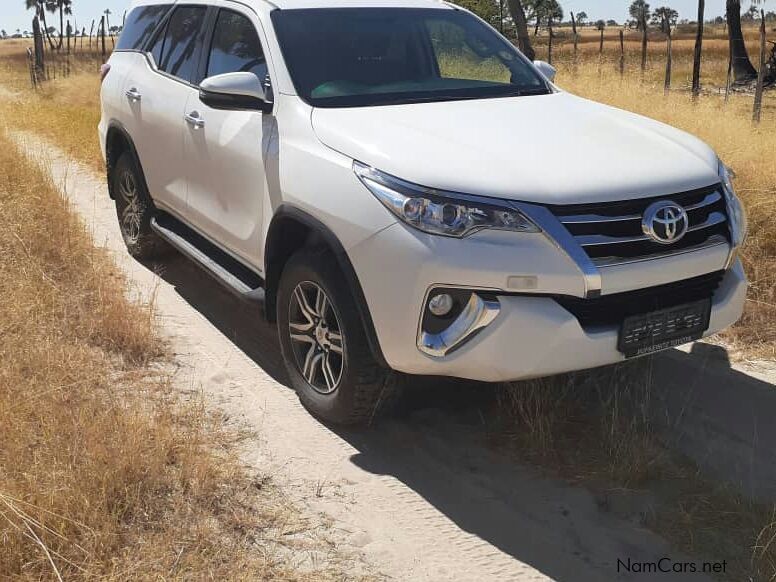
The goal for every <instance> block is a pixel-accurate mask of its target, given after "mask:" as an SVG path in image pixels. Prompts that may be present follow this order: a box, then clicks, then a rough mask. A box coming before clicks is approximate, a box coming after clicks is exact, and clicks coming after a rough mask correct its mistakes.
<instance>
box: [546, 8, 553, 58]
mask: <svg viewBox="0 0 776 582" xmlns="http://www.w3.org/2000/svg"><path fill="white" fill-rule="evenodd" d="M547 28H548V30H549V32H550V40H549V42H548V43H547V62H548V63H550V64H552V16H551V17H550V18H549V19H548V20H547Z"/></svg>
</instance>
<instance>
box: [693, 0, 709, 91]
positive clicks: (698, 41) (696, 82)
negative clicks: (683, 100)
mask: <svg viewBox="0 0 776 582" xmlns="http://www.w3.org/2000/svg"><path fill="white" fill-rule="evenodd" d="M705 11H706V0H698V31H697V34H696V37H695V55H694V57H693V64H692V98H693V99H694V100H697V99H698V96H699V95H700V94H701V56H702V55H703V19H704V17H705Z"/></svg>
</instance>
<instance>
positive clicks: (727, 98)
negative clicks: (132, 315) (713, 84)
mask: <svg viewBox="0 0 776 582" xmlns="http://www.w3.org/2000/svg"><path fill="white" fill-rule="evenodd" d="M728 53H729V54H728V70H727V81H726V82H725V103H726V104H727V102H728V101H730V88H731V86H732V85H733V51H732V49H730V48H728Z"/></svg>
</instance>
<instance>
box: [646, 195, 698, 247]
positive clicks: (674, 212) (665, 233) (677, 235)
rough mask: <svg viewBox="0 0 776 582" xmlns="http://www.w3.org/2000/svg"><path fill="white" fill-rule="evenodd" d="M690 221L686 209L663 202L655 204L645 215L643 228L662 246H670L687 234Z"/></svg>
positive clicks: (673, 203) (667, 201)
mask: <svg viewBox="0 0 776 582" xmlns="http://www.w3.org/2000/svg"><path fill="white" fill-rule="evenodd" d="M689 226H690V221H689V219H688V218H687V212H686V211H685V209H684V208H682V207H681V206H679V205H678V204H676V203H675V202H671V201H670V200H663V201H661V202H655V203H654V204H652V205H651V206H650V207H649V208H647V210H646V212H645V213H644V218H643V219H642V220H641V227H642V229H643V230H644V234H646V235H647V236H648V237H649V238H650V239H652V240H653V241H655V242H656V243H660V244H662V245H670V244H673V243H675V242H677V241H678V240H681V238H682V237H683V236H684V235H685V234H687V230H688V228H689Z"/></svg>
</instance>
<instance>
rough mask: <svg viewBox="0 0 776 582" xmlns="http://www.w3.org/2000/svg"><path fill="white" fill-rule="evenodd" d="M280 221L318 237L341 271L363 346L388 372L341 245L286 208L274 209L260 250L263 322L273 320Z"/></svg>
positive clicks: (305, 215) (294, 209) (306, 216)
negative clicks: (360, 326) (353, 304)
mask: <svg viewBox="0 0 776 582" xmlns="http://www.w3.org/2000/svg"><path fill="white" fill-rule="evenodd" d="M284 219H291V220H293V221H295V222H298V223H301V224H303V225H304V226H305V227H307V228H308V229H309V230H310V232H311V233H312V235H313V236H314V237H320V239H321V240H322V241H323V242H324V243H325V244H326V245H327V246H328V247H329V248H330V249H331V250H332V252H333V253H334V257H335V258H336V260H337V265H338V266H339V268H340V271H342V274H343V275H344V277H345V282H346V283H347V285H348V288H349V289H350V292H351V294H352V295H353V299H354V300H355V302H356V309H357V310H358V314H359V316H360V318H361V322H362V324H363V326H364V332H365V333H366V339H367V343H368V345H369V349H370V351H371V352H372V356H373V357H374V358H375V361H377V363H378V364H380V365H381V366H383V367H385V368H390V366H389V365H388V363H387V362H386V360H385V356H383V351H382V348H381V347H380V341H379V340H378V339H377V333H376V332H375V327H374V321H373V320H372V315H371V313H370V311H369V305H368V304H367V302H366V297H365V296H364V291H363V289H362V288H361V283H360V282H359V280H358V275H356V270H355V269H354V268H353V264H352V263H351V262H350V257H349V256H348V254H347V251H346V250H345V247H343V246H342V243H341V242H340V240H339V239H338V238H337V236H336V235H335V234H334V233H333V232H332V231H331V229H330V228H329V227H327V226H326V225H325V224H323V223H322V222H321V221H320V220H318V219H317V218H315V217H313V216H311V215H310V214H308V213H307V212H305V211H304V210H301V209H299V208H297V207H295V206H290V205H288V204H281V205H280V206H279V207H278V209H277V211H276V212H275V214H274V216H273V217H272V222H271V223H270V226H269V229H268V231H267V238H266V241H267V243H266V247H265V249H264V273H265V284H266V287H265V291H266V299H265V302H266V303H265V308H264V309H265V314H266V316H267V318H268V319H270V320H274V318H275V301H276V298H277V288H278V283H279V281H280V275H281V273H282V266H283V265H282V264H278V261H273V259H275V257H276V255H277V254H278V253H277V252H276V251H275V249H276V248H277V246H278V245H279V244H280V237H279V232H280V228H281V227H280V225H281V223H282V222H283V220H284ZM308 240H309V239H308Z"/></svg>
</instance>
